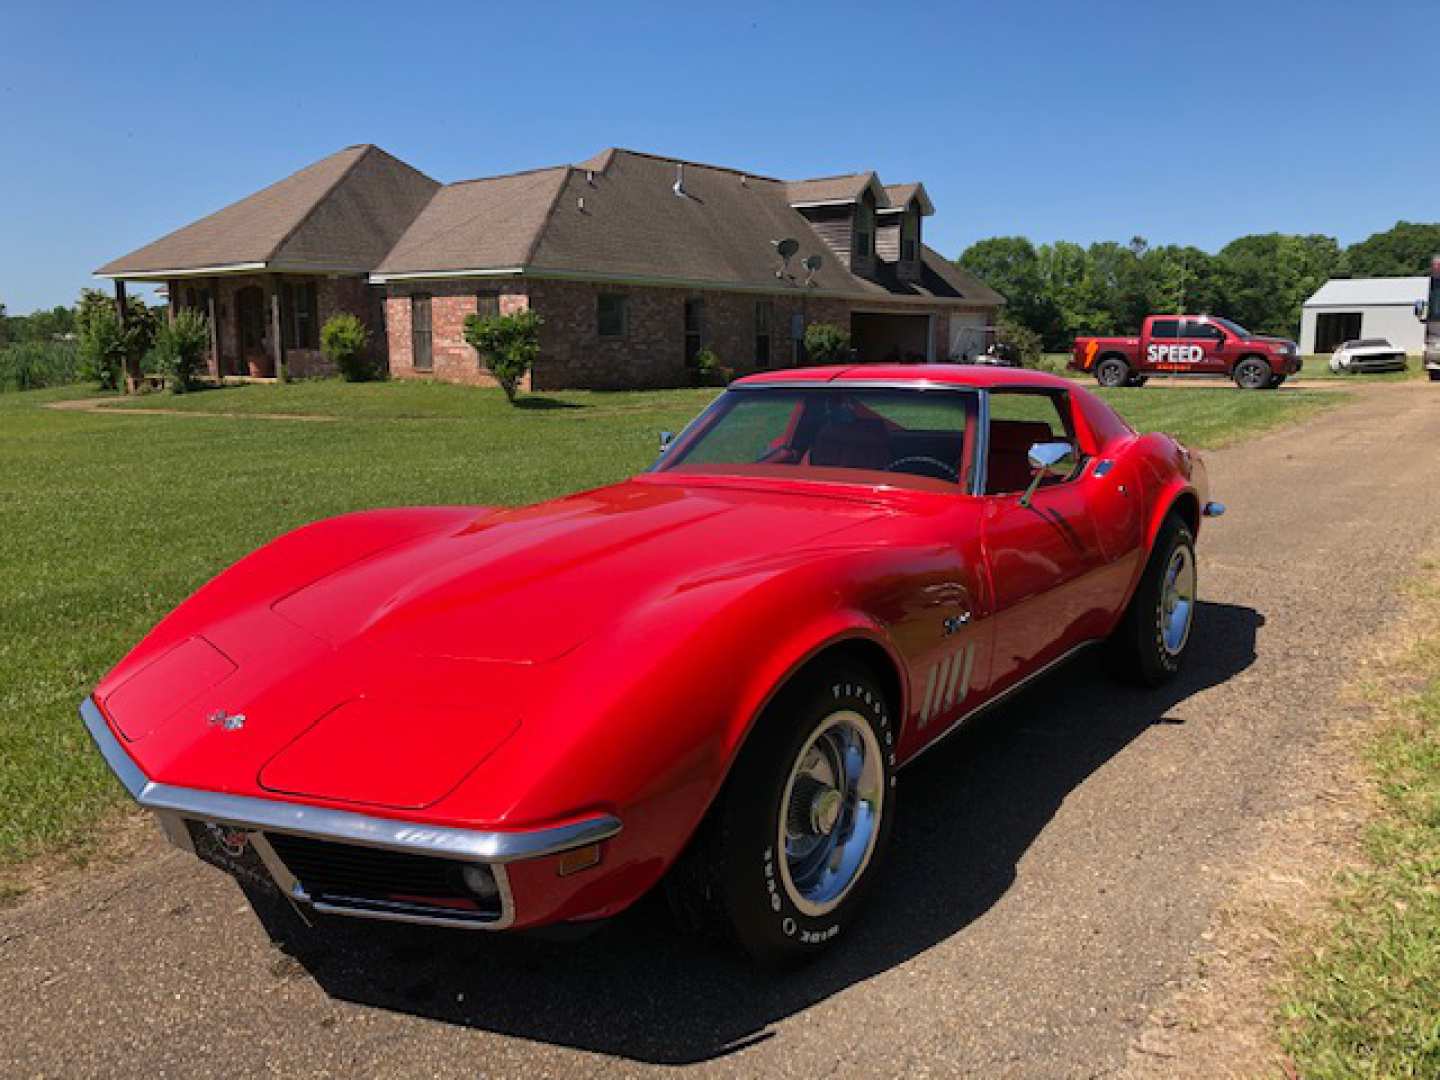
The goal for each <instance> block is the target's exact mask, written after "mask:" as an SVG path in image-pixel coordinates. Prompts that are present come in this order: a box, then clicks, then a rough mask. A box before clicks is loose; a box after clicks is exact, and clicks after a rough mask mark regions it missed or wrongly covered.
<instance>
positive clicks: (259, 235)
mask: <svg viewBox="0 0 1440 1080" xmlns="http://www.w3.org/2000/svg"><path fill="white" fill-rule="evenodd" d="M933 213H934V208H933V206H932V205H931V203H930V200H929V198H928V196H927V195H926V193H925V189H924V187H923V186H922V185H920V184H918V183H912V184H903V185H891V186H886V185H883V184H881V183H880V181H879V179H878V178H877V177H876V176H875V174H874V173H857V174H854V175H848V176H839V177H828V178H823V179H815V180H800V181H783V180H775V179H770V178H767V177H762V176H755V175H753V174H748V173H744V172H741V171H739V170H735V169H729V168H720V167H716V166H710V165H699V164H695V163H692V162H682V161H677V160H675V159H672V158H663V157H657V156H654V155H651V154H643V153H637V152H635V151H630V150H618V149H611V150H606V151H604V152H603V153H601V154H599V155H597V156H596V157H594V158H592V159H590V160H589V161H585V162H581V163H580V164H578V165H573V166H572V165H562V166H557V167H554V168H547V169H537V170H532V171H528V172H520V173H514V174H510V175H507V176H497V177H490V178H485V179H480V180H470V181H465V182H461V183H455V184H447V185H440V184H438V183H436V182H435V181H433V180H431V179H430V178H429V177H426V176H424V175H423V174H422V173H419V172H417V171H416V170H414V169H411V168H410V167H409V166H407V165H405V164H404V163H403V162H400V161H398V160H397V159H395V158H393V157H391V156H390V155H388V154H386V153H385V152H384V151H382V150H379V149H378V148H376V147H352V148H350V149H347V150H344V151H341V152H340V153H339V154H336V155H333V156H332V157H329V158H326V159H324V160H323V161H321V162H318V163H316V164H315V165H312V166H310V167H309V168H308V169H305V170H302V171H301V172H299V173H296V174H295V175H294V176H291V177H289V178H287V179H286V180H282V181H280V183H279V184H276V185H274V186H272V187H270V188H267V189H265V190H264V191H262V192H259V193H257V194H256V195H252V196H250V198H248V199H245V200H242V201H241V202H239V203H236V204H234V205H233V206H230V207H227V208H226V209H224V210H221V211H219V212H218V213H216V214H213V215H211V216H210V217H208V218H205V219H203V220H201V221H199V222H196V223H195V224H193V225H190V226H187V227H186V228H184V229H181V230H180V231H178V232H176V233H172V234H171V235H170V236H168V237H165V238H163V239H161V240H158V241H156V242H155V243H153V244H151V245H149V246H147V247H145V248H141V249H140V250H139V251H137V252H135V253H133V254H132V255H128V256H125V257H124V258H122V259H117V260H115V261H114V262H112V263H110V264H107V265H106V266H104V267H102V268H101V269H100V270H99V271H98V273H100V274H101V275H102V276H108V277H111V278H113V279H115V280H116V282H117V287H119V286H120V285H121V283H123V282H124V281H127V280H132V281H133V280H146V281H165V282H167V283H168V287H169V296H170V302H171V306H172V310H173V309H176V308H177V307H181V306H195V307H200V308H201V309H202V310H205V311H207V312H208V313H209V314H210V315H211V321H212V325H214V326H215V327H216V334H215V337H216V341H215V344H214V348H213V350H212V353H213V355H212V357H211V373H212V374H213V375H217V376H220V375H228V374H239V373H246V372H248V373H251V374H258V375H266V374H273V373H275V372H277V371H282V370H288V371H289V372H291V373H294V374H307V373H312V372H318V371H321V370H323V368H324V363H323V360H322V359H321V358H320V357H319V354H318V353H317V352H316V351H315V349H314V338H315V334H316V333H317V332H318V326H319V325H321V324H322V323H323V321H324V320H325V319H326V318H328V317H329V314H330V313H331V312H334V311H338V310H349V311H353V312H354V313H355V314H357V315H359V316H361V318H363V319H365V320H366V321H367V322H368V323H369V325H371V327H372V328H373V329H374V331H375V334H374V348H375V349H376V351H377V358H383V359H384V361H385V362H386V364H387V365H388V368H389V372H390V374H391V376H392V377H395V378H437V379H442V380H446V381H453V382H465V383H474V384H480V385H484V384H489V383H491V382H492V381H493V380H491V378H490V376H489V374H488V373H487V372H486V371H485V369H484V367H483V365H482V364H481V362H480V360H479V358H478V357H477V355H476V353H475V351H474V350H473V349H471V348H470V347H469V346H468V345H467V344H466V343H465V340H464V337H463V333H462V331H463V326H464V321H465V317H466V316H467V315H469V314H471V313H474V312H477V311H478V312H482V313H495V312H501V313H508V312H511V311H515V310H519V309H523V308H531V309H533V310H535V311H536V312H537V313H539V314H540V315H541V316H542V318H543V320H544V321H543V324H542V327H541V334H540V356H539V359H538V360H537V361H536V363H535V365H534V369H533V371H532V375H531V382H532V388H533V389H559V388H566V387H594V388H609V387H656V386H677V385H685V384H687V383H689V382H691V381H692V380H693V379H694V368H695V366H696V362H697V361H696V358H697V355H698V354H699V352H700V351H701V349H703V348H708V349H710V350H712V351H713V352H714V353H715V354H716V355H717V356H718V357H719V358H720V360H721V362H722V363H724V364H725V365H727V366H730V367H732V368H735V369H736V370H738V371H750V370H754V369H756V368H764V367H778V366H789V365H795V364H803V363H804V362H805V356H804V348H803V344H802V340H801V339H802V337H803V332H804V328H805V327H806V326H807V325H809V324H811V323H815V322H828V323H836V324H839V325H841V326H843V327H845V328H847V329H848V330H849V331H850V334H851V340H852V344H853V346H854V348H855V350H856V354H857V357H858V359H860V360H861V361H886V360H923V361H935V360H944V359H947V358H949V357H952V356H955V355H958V354H960V353H962V352H968V353H973V352H974V351H978V349H980V348H982V347H983V345H984V341H985V334H986V330H987V328H989V327H990V326H991V325H992V324H993V321H994V316H995V314H996V312H997V310H998V308H999V306H1000V305H1001V304H1002V303H1003V302H1004V301H1003V300H1002V298H1001V297H1000V296H999V294H997V293H995V292H994V291H993V290H991V289H989V288H988V287H986V286H985V285H984V284H983V283H982V282H980V281H978V280H977V279H975V278H974V277H973V276H971V275H970V274H968V273H966V272H964V271H963V270H960V269H958V268H956V267H955V266H954V265H953V264H951V263H950V262H949V261H948V260H946V259H944V258H942V257H941V256H940V255H938V254H937V253H936V252H935V251H933V250H932V249H930V248H928V247H926V246H925V245H924V243H923V238H922V230H923V219H924V218H925V217H928V216H930V215H931V214H933ZM257 311H258V312H259V313H260V314H259V315H257ZM262 316H263V317H262Z"/></svg>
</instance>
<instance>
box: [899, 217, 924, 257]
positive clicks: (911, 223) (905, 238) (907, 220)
mask: <svg viewBox="0 0 1440 1080" xmlns="http://www.w3.org/2000/svg"><path fill="white" fill-rule="evenodd" d="M919 258H920V215H919V213H917V212H916V210H915V208H914V207H913V206H911V207H909V208H908V209H906V211H905V214H904V216H903V217H902V218H901V219H900V261H901V262H916V261H918V260H919Z"/></svg>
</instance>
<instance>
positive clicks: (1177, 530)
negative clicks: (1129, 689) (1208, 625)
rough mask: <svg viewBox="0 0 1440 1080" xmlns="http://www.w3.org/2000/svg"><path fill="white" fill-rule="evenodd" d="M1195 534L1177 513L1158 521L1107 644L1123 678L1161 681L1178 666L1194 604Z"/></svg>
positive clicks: (1186, 643)
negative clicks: (1137, 580) (1141, 570)
mask: <svg viewBox="0 0 1440 1080" xmlns="http://www.w3.org/2000/svg"><path fill="white" fill-rule="evenodd" d="M1196 580H1197V576H1196V572H1195V538H1194V537H1193V536H1192V535H1191V534H1190V529H1189V528H1188V527H1187V526H1186V525H1185V523H1184V521H1182V520H1181V519H1180V517H1179V515H1178V514H1175V513H1173V512H1172V513H1171V514H1169V515H1168V516H1167V517H1166V518H1165V521H1164V523H1163V524H1161V526H1160V533H1159V535H1158V536H1156V537H1155V546H1154V548H1152V549H1151V552H1150V559H1149V561H1148V562H1147V563H1146V564H1145V574H1144V576H1143V577H1141V579H1140V584H1139V586H1138V587H1137V588H1136V589H1135V595H1134V596H1133V597H1132V598H1131V600H1130V606H1129V607H1128V608H1127V609H1126V610H1125V616H1124V618H1122V619H1121V620H1120V625H1119V626H1117V627H1116V628H1115V632H1114V633H1113V634H1111V635H1110V640H1109V642H1108V643H1107V647H1108V652H1109V657H1108V658H1109V661H1110V667H1111V670H1112V671H1114V673H1115V674H1116V675H1117V676H1118V677H1119V678H1121V679H1124V680H1125V681H1126V682H1132V683H1136V684H1138V685H1140V686H1160V685H1161V684H1162V683H1166V682H1169V681H1170V680H1171V679H1173V678H1174V677H1175V676H1176V675H1177V674H1178V673H1179V671H1180V667H1181V665H1182V664H1183V663H1184V661H1185V653H1186V651H1187V649H1188V648H1189V645H1190V631H1191V630H1192V629H1193V627H1194V621H1195V607H1196V603H1197V601H1196Z"/></svg>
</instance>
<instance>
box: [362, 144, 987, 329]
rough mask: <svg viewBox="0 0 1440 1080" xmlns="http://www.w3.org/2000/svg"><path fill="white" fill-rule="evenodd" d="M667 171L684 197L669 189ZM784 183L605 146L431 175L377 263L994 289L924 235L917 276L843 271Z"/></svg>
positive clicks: (398, 270)
mask: <svg viewBox="0 0 1440 1080" xmlns="http://www.w3.org/2000/svg"><path fill="white" fill-rule="evenodd" d="M679 177H683V187H684V191H685V196H684V197H680V196H677V195H676V194H675V192H674V185H675V182H676V180H677V178H679ZM873 178H874V174H873V173H860V174H856V176H855V177H854V178H853V179H854V183H853V184H851V183H849V181H850V180H851V179H852V178H831V179H827V180H819V181H803V182H802V183H804V184H807V185H813V184H825V185H833V186H832V187H830V188H827V189H824V190H826V191H829V192H834V191H848V190H854V191H855V192H857V193H858V192H860V191H863V190H864V186H865V185H866V184H868V183H871V182H872V181H873ZM841 180H844V181H845V183H841V182H840V181H841ZM915 187H916V188H918V185H915ZM795 188H796V185H795V183H793V182H786V181H782V180H773V179H769V178H767V177H761V176H756V175H754V174H753V173H744V172H740V171H738V170H735V169H728V168H722V167H719V166H713V165H702V164H698V163H695V162H683V161H679V160H677V159H675V158H664V157H658V156H656V155H653V154H643V153H638V152H636V151H633V150H620V149H610V150H606V151H604V152H602V153H600V154H597V155H596V156H595V157H593V158H591V159H589V160H587V161H584V162H581V163H580V164H579V165H576V166H573V167H572V166H559V167H556V168H552V169H540V170H536V171H534V172H527V173H517V174H514V175H511V176H501V177H495V178H493V179H489V180H472V181H467V182H466V183H463V184H453V185H451V186H449V187H446V188H442V189H441V190H440V191H439V192H438V193H437V194H436V196H435V197H434V199H432V200H431V203H430V205H429V206H427V207H426V208H425V210H424V211H423V212H422V213H421V214H420V216H419V217H418V218H416V220H415V223H414V224H413V225H411V227H410V228H409V229H408V230H406V232H405V235H404V236H403V237H402V238H401V239H400V241H399V242H398V243H397V244H396V245H395V248H394V250H393V251H391V253H390V254H389V255H388V256H386V258H385V259H384V260H383V261H382V263H381V264H380V266H379V267H377V268H376V271H375V273H376V275H377V277H379V278H381V279H384V278H386V277H391V276H398V277H403V276H416V277H419V276H424V275H426V274H431V273H447V272H449V273H454V272H460V271H465V270H477V271H478V270H496V271H502V270H517V269H523V270H524V272H526V273H530V274H536V275H544V274H546V273H551V274H562V275H565V276H575V277H587V276H593V277H596V278H608V279H612V280H614V279H626V278H630V279H634V280H637V281H657V280H658V281H677V282H680V281H683V282H689V283H694V284H708V283H713V284H714V285H716V286H717V287H725V286H731V287H734V286H740V287H748V288H768V289H776V288H786V287H796V286H798V285H799V284H800V283H801V282H804V281H807V280H808V281H809V282H810V287H811V288H813V289H815V290H817V291H821V292H827V293H832V294H847V295H851V296H873V297H875V298H877V299H878V298H882V297H886V296H890V297H911V298H916V299H925V298H933V299H940V300H950V301H963V302H967V303H973V304H979V305H995V304H1003V303H1004V302H1005V301H1004V298H1003V297H1001V296H1000V295H999V294H998V293H996V292H995V291H994V290H992V289H990V288H988V287H986V286H985V285H984V284H983V283H982V282H980V281H979V280H978V279H977V278H975V277H973V276H972V275H970V274H968V273H966V272H965V271H963V270H960V269H959V268H957V267H955V266H953V265H952V264H951V263H949V262H948V261H947V260H946V259H944V258H943V257H941V256H940V255H939V254H937V253H936V252H935V251H933V250H932V249H930V248H926V249H925V255H924V260H923V270H922V275H921V280H920V281H919V282H914V283H912V282H902V281H900V280H899V279H898V278H897V277H896V275H895V273H894V268H893V267H892V266H889V265H888V264H886V263H883V262H882V263H880V265H879V273H878V274H877V280H873V281H872V280H868V279H865V278H861V277H858V276H856V275H855V274H852V273H851V272H850V270H849V269H848V268H847V267H846V266H845V265H844V263H843V262H841V260H840V259H839V258H837V257H836V256H835V255H834V253H833V252H832V251H831V250H830V248H829V247H828V246H827V245H826V244H825V242H824V241H823V240H822V239H821V238H820V236H819V235H818V234H817V233H816V232H815V230H814V229H813V228H812V226H811V224H810V222H809V221H807V220H806V219H805V217H804V216H803V215H802V214H801V213H800V212H799V211H798V210H796V209H795V208H794V206H793V205H792V203H793V202H794V195H795ZM807 190H811V191H814V190H816V189H813V188H812V189H807ZM912 193H913V189H912ZM786 238H789V239H794V240H795V241H797V242H798V244H799V250H798V251H797V252H796V253H795V255H794V256H792V257H791V259H790V261H789V264H788V271H789V274H790V277H789V278H788V279H786V281H785V283H783V284H782V282H781V281H778V280H777V278H776V270H777V269H778V268H779V267H780V259H779V257H778V255H777V254H776V251H775V248H774V246H773V243H772V241H777V240H781V239H786ZM810 255H819V256H821V260H822V263H821V268H820V270H819V271H818V272H816V273H815V274H814V275H811V274H810V273H809V272H808V271H806V270H805V269H804V266H803V263H804V260H805V259H806V258H807V257H808V256H810Z"/></svg>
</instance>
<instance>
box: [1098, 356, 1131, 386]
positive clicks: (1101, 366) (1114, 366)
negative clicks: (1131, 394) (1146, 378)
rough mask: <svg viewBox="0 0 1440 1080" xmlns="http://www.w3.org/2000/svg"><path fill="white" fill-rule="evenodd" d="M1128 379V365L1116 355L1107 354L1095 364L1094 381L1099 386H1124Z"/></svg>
mask: <svg viewBox="0 0 1440 1080" xmlns="http://www.w3.org/2000/svg"><path fill="white" fill-rule="evenodd" d="M1129 379H1130V365H1129V364H1127V363H1125V361H1124V360H1121V359H1120V358H1119V357H1118V356H1107V357H1105V359H1103V360H1101V361H1100V363H1098V364H1096V365H1095V381H1096V382H1098V383H1099V384H1100V385H1101V386H1106V387H1112V388H1113V387H1116V386H1124V385H1125V384H1126V382H1128V381H1129Z"/></svg>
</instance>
